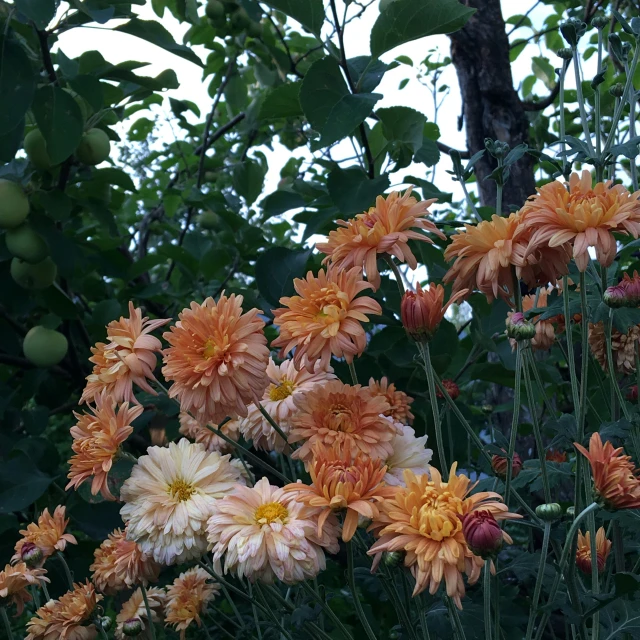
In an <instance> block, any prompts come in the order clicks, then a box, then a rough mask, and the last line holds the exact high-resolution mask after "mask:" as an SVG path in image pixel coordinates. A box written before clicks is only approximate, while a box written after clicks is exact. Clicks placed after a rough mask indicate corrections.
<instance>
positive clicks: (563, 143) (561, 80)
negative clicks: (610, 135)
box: [558, 60, 569, 175]
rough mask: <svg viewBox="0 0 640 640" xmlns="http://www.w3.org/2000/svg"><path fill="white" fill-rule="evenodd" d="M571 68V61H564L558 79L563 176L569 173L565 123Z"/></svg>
mask: <svg viewBox="0 0 640 640" xmlns="http://www.w3.org/2000/svg"><path fill="white" fill-rule="evenodd" d="M568 68H569V60H563V61H562V69H561V71H560V77H559V78H558V82H559V83H560V93H559V105H560V108H559V112H560V153H561V154H562V174H563V175H564V174H565V173H566V171H567V156H566V155H565V153H564V152H565V151H566V148H567V143H566V141H565V140H566V125H565V121H564V80H565V78H566V76H567V69H568Z"/></svg>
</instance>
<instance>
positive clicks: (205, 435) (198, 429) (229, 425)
mask: <svg viewBox="0 0 640 640" xmlns="http://www.w3.org/2000/svg"><path fill="white" fill-rule="evenodd" d="M178 419H179V420H180V429H179V432H180V433H181V434H182V435H183V436H186V437H187V438H189V439H190V440H195V441H196V442H198V443H200V444H201V445H202V446H204V448H205V449H206V450H207V451H219V452H220V453H229V452H230V451H231V450H232V449H233V446H232V445H230V444H229V443H228V442H227V441H226V440H224V439H223V438H221V437H220V436H219V435H218V434H217V433H214V432H213V431H211V429H209V428H208V427H206V426H204V427H203V426H202V425H201V424H200V423H199V422H198V421H197V420H196V419H195V418H192V417H191V416H190V415H189V414H188V413H185V412H184V411H182V412H180V416H179V418H178ZM209 424H211V423H209ZM211 426H212V427H214V428H215V429H220V431H221V432H222V433H224V435H225V436H227V437H228V438H231V440H233V441H234V442H237V441H238V438H239V437H240V420H227V421H226V422H225V423H224V424H223V425H222V426H221V427H219V426H218V425H217V424H211Z"/></svg>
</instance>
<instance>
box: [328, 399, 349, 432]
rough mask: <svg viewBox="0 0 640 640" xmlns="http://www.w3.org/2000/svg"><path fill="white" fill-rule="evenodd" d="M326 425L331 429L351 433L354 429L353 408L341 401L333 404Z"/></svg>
mask: <svg viewBox="0 0 640 640" xmlns="http://www.w3.org/2000/svg"><path fill="white" fill-rule="evenodd" d="M324 426H325V427H327V428H328V429H330V430H331V431H343V432H345V433H351V432H352V431H353V430H354V424H353V414H352V411H351V409H350V408H349V407H347V406H345V405H343V404H341V403H336V404H334V405H332V406H331V407H329V409H328V411H327V414H326V416H325V420H324Z"/></svg>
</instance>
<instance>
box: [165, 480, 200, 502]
mask: <svg viewBox="0 0 640 640" xmlns="http://www.w3.org/2000/svg"><path fill="white" fill-rule="evenodd" d="M195 492H196V490H195V487H194V486H193V485H192V484H190V483H189V482H185V481H184V480H182V479H181V478H178V479H177V480H174V481H173V482H172V483H171V484H170V485H169V493H170V494H171V497H173V498H175V499H176V500H178V501H179V502H185V501H187V500H188V499H189V498H190V497H191V496H192V495H193V494H194V493H195Z"/></svg>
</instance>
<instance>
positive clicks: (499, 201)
mask: <svg viewBox="0 0 640 640" xmlns="http://www.w3.org/2000/svg"><path fill="white" fill-rule="evenodd" d="M497 160H498V169H500V168H502V166H503V164H504V162H503V160H502V156H500V157H499V158H497ZM501 180H502V177H500V178H499V181H498V182H496V215H498V216H501V215H502V190H503V186H502V183H501Z"/></svg>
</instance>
